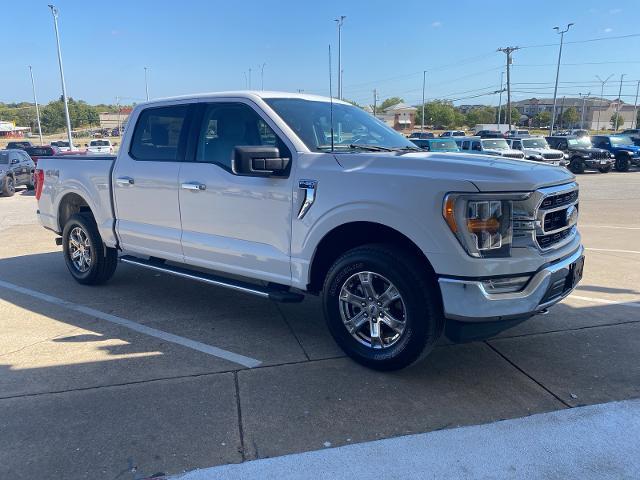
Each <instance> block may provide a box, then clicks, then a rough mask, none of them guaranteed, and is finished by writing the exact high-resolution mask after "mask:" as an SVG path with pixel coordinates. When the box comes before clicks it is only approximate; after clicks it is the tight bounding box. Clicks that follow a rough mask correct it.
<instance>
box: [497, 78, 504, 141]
mask: <svg viewBox="0 0 640 480" xmlns="http://www.w3.org/2000/svg"><path fill="white" fill-rule="evenodd" d="M503 90H504V72H500V96H499V97H498V130H499V129H500V117H502V92H503Z"/></svg>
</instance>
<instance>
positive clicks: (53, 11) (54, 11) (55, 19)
mask: <svg viewBox="0 0 640 480" xmlns="http://www.w3.org/2000/svg"><path fill="white" fill-rule="evenodd" d="M49 8H50V9H51V15H53V26H54V28H55V30H56V43H57V45H58V65H59V66H60V82H61V83H62V101H63V103H64V115H65V117H66V120H67V138H68V140H69V150H70V151H73V149H74V147H73V138H72V137H71V118H70V117H69V103H68V101H67V87H66V85H65V83H64V70H63V69H62V52H61V51H60V33H59V32H58V9H57V8H56V6H55V5H49Z"/></svg>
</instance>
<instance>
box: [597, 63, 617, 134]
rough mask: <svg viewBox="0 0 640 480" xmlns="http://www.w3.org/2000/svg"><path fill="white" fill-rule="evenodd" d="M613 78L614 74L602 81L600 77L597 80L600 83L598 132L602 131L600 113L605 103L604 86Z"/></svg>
mask: <svg viewBox="0 0 640 480" xmlns="http://www.w3.org/2000/svg"><path fill="white" fill-rule="evenodd" d="M611 77H613V73H612V74H611V75H609V76H608V77H607V78H605V79H604V80H602V79H601V78H600V77H599V76H598V75H596V78H597V79H598V81H599V82H600V107H599V108H598V131H600V111H601V110H602V102H603V101H604V85H605V84H606V83H607V82H608V81H609V79H610V78H611Z"/></svg>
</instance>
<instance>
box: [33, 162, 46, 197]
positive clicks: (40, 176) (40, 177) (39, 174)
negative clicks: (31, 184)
mask: <svg viewBox="0 0 640 480" xmlns="http://www.w3.org/2000/svg"><path fill="white" fill-rule="evenodd" d="M34 177H35V182H36V200H40V196H41V195H42V187H43V186H44V170H42V169H40V168H36V171H35V173H34Z"/></svg>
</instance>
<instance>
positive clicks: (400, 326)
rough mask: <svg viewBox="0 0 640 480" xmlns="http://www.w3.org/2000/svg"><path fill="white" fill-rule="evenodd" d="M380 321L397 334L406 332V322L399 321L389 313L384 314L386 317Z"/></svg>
mask: <svg viewBox="0 0 640 480" xmlns="http://www.w3.org/2000/svg"><path fill="white" fill-rule="evenodd" d="M380 321H381V322H383V323H384V324H385V325H386V326H388V327H389V328H390V329H391V330H393V331H394V332H396V333H402V332H403V331H404V322H403V321H400V320H398V319H397V318H395V317H394V316H392V315H390V314H389V313H388V312H385V313H384V316H382V317H381V318H380Z"/></svg>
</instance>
